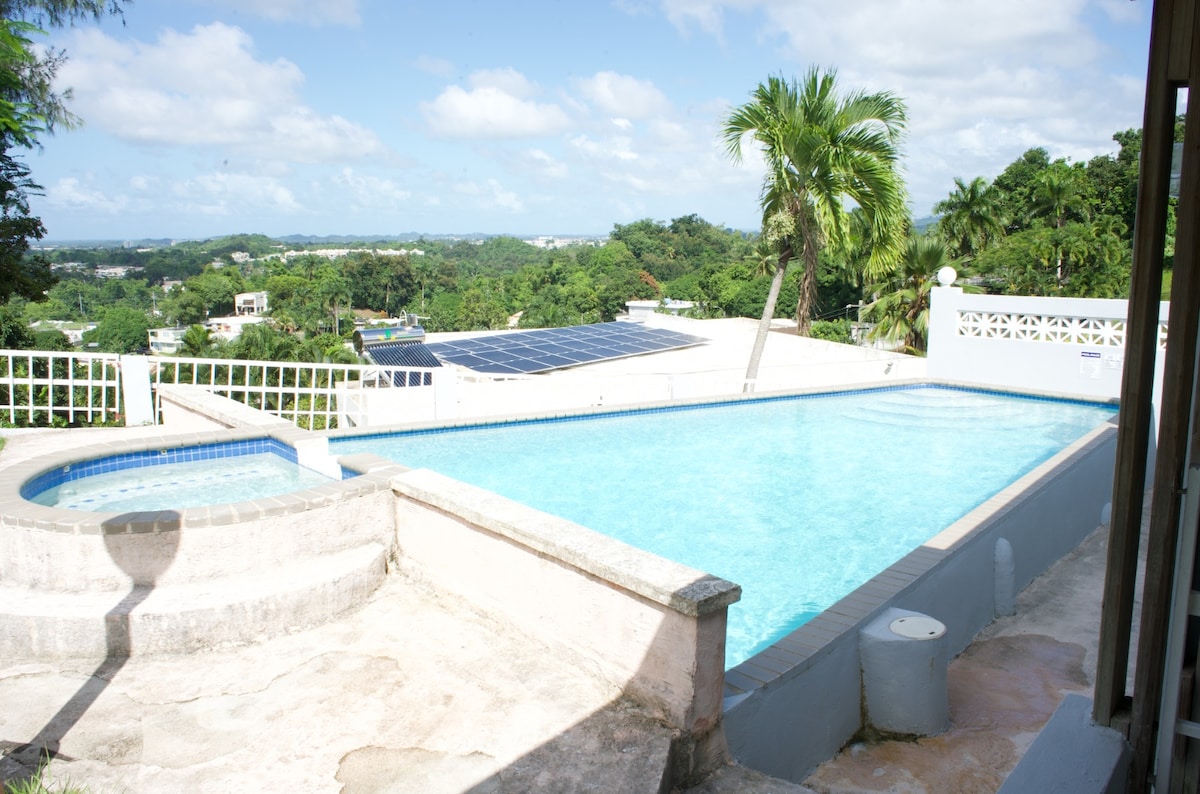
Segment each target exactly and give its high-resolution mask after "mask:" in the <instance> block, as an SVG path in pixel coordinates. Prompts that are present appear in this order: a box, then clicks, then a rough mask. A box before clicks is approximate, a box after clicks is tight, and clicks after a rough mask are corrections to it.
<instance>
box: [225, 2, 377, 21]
mask: <svg viewBox="0 0 1200 794" xmlns="http://www.w3.org/2000/svg"><path fill="white" fill-rule="evenodd" d="M208 3H209V5H215V6H225V7H227V8H232V9H234V10H236V11H241V12H243V13H247V14H254V15H255V16H260V17H263V18H264V19H270V20H273V21H276V22H284V21H295V22H304V23H307V24H310V25H314V26H315V25H324V24H326V23H328V24H333V25H345V26H347V27H356V26H357V25H359V24H360V23H361V22H362V16H361V15H360V14H359V10H358V0H208Z"/></svg>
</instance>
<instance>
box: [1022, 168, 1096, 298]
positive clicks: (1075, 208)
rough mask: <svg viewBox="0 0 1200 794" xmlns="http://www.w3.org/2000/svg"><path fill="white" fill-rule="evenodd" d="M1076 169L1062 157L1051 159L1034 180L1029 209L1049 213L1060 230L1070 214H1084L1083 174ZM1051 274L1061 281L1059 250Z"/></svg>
mask: <svg viewBox="0 0 1200 794" xmlns="http://www.w3.org/2000/svg"><path fill="white" fill-rule="evenodd" d="M1082 173H1083V172H1082V171H1079V170H1077V169H1075V168H1072V167H1071V166H1069V165H1067V164H1066V163H1065V162H1063V161H1061V160H1060V161H1057V162H1054V163H1051V164H1050V166H1049V167H1048V168H1047V169H1046V170H1045V171H1042V173H1040V174H1038V178H1037V181H1036V182H1035V183H1034V188H1033V193H1032V195H1031V196H1030V199H1031V201H1032V212H1031V214H1032V215H1034V216H1038V215H1048V216H1050V217H1051V218H1053V220H1054V228H1055V229H1058V230H1060V231H1061V230H1062V228H1063V226H1065V225H1066V223H1067V216H1068V215H1070V214H1075V215H1081V216H1082V215H1085V214H1086V210H1087V202H1086V201H1085V199H1084V195H1083V176H1082ZM1054 275H1055V278H1056V279H1057V280H1058V283H1059V284H1060V285H1061V284H1062V283H1063V258H1062V252H1061V251H1060V252H1059V254H1058V259H1057V260H1056V261H1055V264H1054Z"/></svg>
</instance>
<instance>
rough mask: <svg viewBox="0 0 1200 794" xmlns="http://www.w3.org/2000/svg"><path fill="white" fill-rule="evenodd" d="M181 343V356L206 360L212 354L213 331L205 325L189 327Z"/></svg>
mask: <svg viewBox="0 0 1200 794" xmlns="http://www.w3.org/2000/svg"><path fill="white" fill-rule="evenodd" d="M179 342H180V344H179V354H180V355H182V356H190V357H191V358H204V357H205V356H207V355H209V354H211V353H212V347H213V340H212V330H211V329H210V328H208V327H207V326H204V325H192V326H189V327H188V329H187V330H186V331H184V332H183V337H182V338H181V339H180V340H179Z"/></svg>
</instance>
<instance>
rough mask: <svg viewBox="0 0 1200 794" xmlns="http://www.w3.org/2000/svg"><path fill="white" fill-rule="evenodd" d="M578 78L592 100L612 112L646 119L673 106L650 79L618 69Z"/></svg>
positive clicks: (579, 83) (601, 108)
mask: <svg viewBox="0 0 1200 794" xmlns="http://www.w3.org/2000/svg"><path fill="white" fill-rule="evenodd" d="M575 82H576V85H577V87H578V88H579V91H580V93H582V94H583V96H584V97H585V98H586V99H587V100H588V101H589V102H591V103H592V104H593V105H595V106H596V107H597V108H599V109H600V110H601V111H602V112H604V113H607V114H610V115H613V116H619V117H621V118H630V119H646V118H652V117H654V116H659V115H662V114H664V113H666V112H669V111H670V109H671V103H670V101H668V99H667V98H666V96H664V95H663V93H662V92H661V91H659V90H658V89H657V88H656V87H655V86H654V83H652V82H650V81H649V80H639V79H637V78H636V77H630V76H628V75H623V74H617V73H616V72H597V73H596V74H594V75H592V76H591V77H589V78H587V79H581V80H576V81H575Z"/></svg>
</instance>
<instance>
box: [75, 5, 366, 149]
mask: <svg viewBox="0 0 1200 794" xmlns="http://www.w3.org/2000/svg"><path fill="white" fill-rule="evenodd" d="M69 49H70V50H71V59H70V60H69V61H68V62H67V63H66V64H65V65H64V66H63V68H62V69H61V71H60V80H59V85H61V86H62V87H70V88H71V89H72V90H73V92H74V99H73V106H72V107H73V109H74V110H75V112H77V113H78V114H79V115H80V116H82V117H83V118H86V119H87V120H88V124H89V126H93V127H98V128H100V129H103V130H105V131H107V132H109V133H111V134H112V135H114V136H116V137H118V138H121V139H123V140H126V141H129V142H133V143H138V144H150V145H155V146H189V145H190V146H221V147H229V148H232V149H235V150H240V151H245V152H250V153H257V154H260V155H261V156H264V157H269V158H272V159H276V160H297V161H300V162H332V161H342V160H345V159H346V158H347V157H367V156H375V155H380V154H383V153H384V151H385V149H384V146H383V144H382V143H380V141H379V139H378V138H377V137H376V136H375V134H374V133H373V132H371V131H370V130H368V129H366V128H364V127H362V126H360V125H357V124H354V123H353V122H350V121H348V120H346V119H343V118H340V117H338V116H321V115H320V114H318V113H316V112H315V111H314V110H313V109H311V108H309V107H307V106H306V105H304V104H303V102H302V100H301V99H300V97H299V91H300V88H301V87H302V86H303V83H304V76H303V75H302V74H301V72H300V70H299V69H298V68H297V67H296V66H295V64H293V63H291V62H290V61H287V60H284V59H279V60H276V61H274V62H272V63H265V62H262V61H259V60H256V59H255V57H254V55H253V52H252V49H253V42H252V41H251V40H250V37H249V36H248V35H247V34H246V33H245V32H244V31H242V30H241V29H240V28H237V27H231V26H228V25H224V24H221V23H214V24H211V25H206V26H198V27H196V28H195V29H193V30H192V31H191V33H186V34H184V33H179V32H176V31H173V30H167V31H164V32H163V33H162V34H161V35H160V37H159V40H158V41H157V42H155V43H154V44H146V43H142V42H131V43H129V44H122V43H118V42H116V41H115V40H113V39H111V38H109V37H108V36H106V35H105V34H103V33H101V32H100V31H99V30H96V29H91V30H81V31H78V32H77V34H76V36H75V40H74V42H73V43H72V44H71V45H70V46H69Z"/></svg>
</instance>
